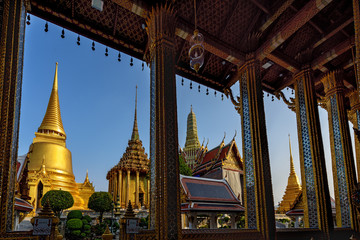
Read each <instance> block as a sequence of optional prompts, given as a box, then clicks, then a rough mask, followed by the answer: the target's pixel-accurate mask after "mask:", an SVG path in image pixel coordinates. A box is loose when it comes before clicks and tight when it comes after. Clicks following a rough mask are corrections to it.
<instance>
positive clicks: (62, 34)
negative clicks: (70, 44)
mask: <svg viewBox="0 0 360 240" xmlns="http://www.w3.org/2000/svg"><path fill="white" fill-rule="evenodd" d="M61 38H65V30H64V29H63V30H61Z"/></svg>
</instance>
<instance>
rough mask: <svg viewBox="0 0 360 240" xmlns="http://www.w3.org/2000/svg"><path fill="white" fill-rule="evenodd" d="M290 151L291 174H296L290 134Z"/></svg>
mask: <svg viewBox="0 0 360 240" xmlns="http://www.w3.org/2000/svg"><path fill="white" fill-rule="evenodd" d="M289 149H290V174H292V173H295V167H294V160H293V157H292V153H291V141H290V134H289Z"/></svg>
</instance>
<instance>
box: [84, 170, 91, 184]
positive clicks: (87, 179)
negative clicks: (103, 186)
mask: <svg viewBox="0 0 360 240" xmlns="http://www.w3.org/2000/svg"><path fill="white" fill-rule="evenodd" d="M88 182H90V181H89V172H88V169H86V177H85V181H84V183H88Z"/></svg>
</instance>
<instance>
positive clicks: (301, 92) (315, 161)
mask: <svg viewBox="0 0 360 240" xmlns="http://www.w3.org/2000/svg"><path fill="white" fill-rule="evenodd" d="M294 80H295V82H294V86H295V93H296V98H295V104H296V107H295V109H296V119H297V127H298V138H299V152H300V166H301V182H302V189H303V200H304V225H305V227H307V228H319V229H320V230H322V231H323V232H324V233H325V236H327V237H328V234H329V231H330V229H332V228H333V221H332V215H331V205H330V195H329V187H328V182H327V175H326V166H325V158H324V149H323V143H322V137H321V129H320V121H319V112H318V105H317V101H316V95H315V88H314V82H313V81H312V72H311V69H310V68H309V67H305V68H304V69H303V70H302V71H301V72H299V73H298V74H297V75H295V76H294Z"/></svg>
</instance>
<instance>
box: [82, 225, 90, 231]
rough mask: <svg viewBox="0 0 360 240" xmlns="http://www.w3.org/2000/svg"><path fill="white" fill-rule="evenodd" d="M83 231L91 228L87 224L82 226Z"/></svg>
mask: <svg viewBox="0 0 360 240" xmlns="http://www.w3.org/2000/svg"><path fill="white" fill-rule="evenodd" d="M83 228H84V230H89V229H90V228H91V226H90V225H89V224H86V225H84V226H83Z"/></svg>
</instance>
